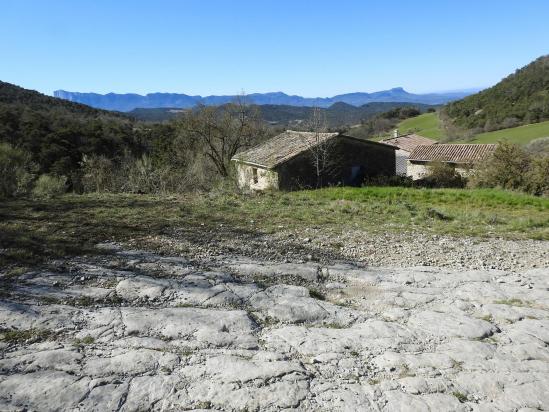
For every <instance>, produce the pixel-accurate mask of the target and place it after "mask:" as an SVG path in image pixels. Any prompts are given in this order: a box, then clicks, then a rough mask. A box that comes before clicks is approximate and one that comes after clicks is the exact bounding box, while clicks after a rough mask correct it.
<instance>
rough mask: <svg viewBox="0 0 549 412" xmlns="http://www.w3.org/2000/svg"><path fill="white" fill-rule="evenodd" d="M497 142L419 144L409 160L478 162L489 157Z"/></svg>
mask: <svg viewBox="0 0 549 412" xmlns="http://www.w3.org/2000/svg"><path fill="white" fill-rule="evenodd" d="M496 147H497V145H496V144H433V145H428V146H425V145H423V146H417V147H416V148H415V149H414V150H413V151H412V153H410V157H409V158H408V160H414V161H420V162H433V161H439V162H451V163H477V162H479V161H482V160H485V159H487V158H489V157H490V156H491V155H492V154H493V153H494V150H496Z"/></svg>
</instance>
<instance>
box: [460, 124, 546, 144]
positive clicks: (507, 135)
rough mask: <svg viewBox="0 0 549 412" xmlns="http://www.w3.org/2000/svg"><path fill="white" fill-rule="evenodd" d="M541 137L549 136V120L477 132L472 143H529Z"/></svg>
mask: <svg viewBox="0 0 549 412" xmlns="http://www.w3.org/2000/svg"><path fill="white" fill-rule="evenodd" d="M540 137H549V121H547V122H542V123H534V124H527V125H526V126H519V127H513V128H512V129H503V130H496V131H495V132H488V133H481V134H477V135H476V136H475V137H474V139H473V140H471V141H470V143H495V142H499V141H502V140H505V141H508V142H510V143H515V144H527V143H529V142H530V141H532V140H534V139H537V138H540Z"/></svg>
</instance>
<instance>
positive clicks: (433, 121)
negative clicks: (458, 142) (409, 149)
mask: <svg viewBox="0 0 549 412" xmlns="http://www.w3.org/2000/svg"><path fill="white" fill-rule="evenodd" d="M398 131H399V132H400V134H406V133H417V134H419V135H421V136H424V137H428V138H430V139H435V140H439V139H441V138H443V137H444V132H443V130H442V129H441V127H440V121H439V119H438V114H437V113H424V114H421V115H419V116H416V117H411V118H409V119H406V120H403V121H402V122H400V123H399V124H398Z"/></svg>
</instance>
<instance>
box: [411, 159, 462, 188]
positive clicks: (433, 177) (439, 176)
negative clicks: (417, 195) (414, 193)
mask: <svg viewBox="0 0 549 412" xmlns="http://www.w3.org/2000/svg"><path fill="white" fill-rule="evenodd" d="M421 183H422V184H424V185H426V186H429V187H465V184H466V183H467V179H465V178H464V177H463V176H461V175H460V174H459V173H458V172H457V171H456V169H455V168H454V167H453V166H452V165H449V164H448V163H443V162H432V163H430V164H429V174H428V175H427V176H426V177H425V178H423V179H422V180H421Z"/></svg>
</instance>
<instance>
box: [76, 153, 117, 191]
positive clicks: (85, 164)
mask: <svg viewBox="0 0 549 412" xmlns="http://www.w3.org/2000/svg"><path fill="white" fill-rule="evenodd" d="M80 166H81V169H82V177H81V183H82V189H83V191H85V192H116V191H117V190H116V189H117V184H116V168H115V165H114V163H113V161H112V160H110V159H107V158H106V157H105V156H86V155H84V157H83V158H82V162H81V163H80Z"/></svg>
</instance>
